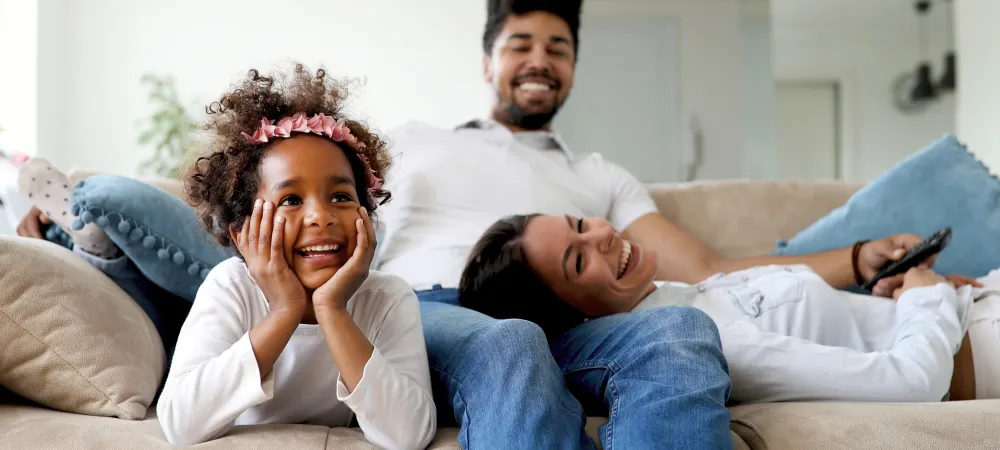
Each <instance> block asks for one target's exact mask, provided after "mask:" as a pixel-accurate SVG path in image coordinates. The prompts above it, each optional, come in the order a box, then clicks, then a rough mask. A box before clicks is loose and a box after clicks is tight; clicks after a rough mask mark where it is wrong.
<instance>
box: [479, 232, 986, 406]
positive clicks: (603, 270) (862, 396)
mask: <svg viewBox="0 0 1000 450" xmlns="http://www.w3.org/2000/svg"><path fill="white" fill-rule="evenodd" d="M876 242H878V241H874V242H872V244H875V243H876ZM859 249H860V250H861V251H862V252H864V247H863V246H862V247H859ZM858 257H859V256H857V255H855V256H854V258H855V265H857V258H858ZM848 267H849V266H848ZM656 273H657V257H656V255H655V254H654V253H653V252H652V251H650V250H648V249H645V248H641V247H640V246H638V245H637V244H635V243H631V242H629V241H627V240H625V239H624V238H623V237H622V236H621V235H620V234H618V233H617V232H616V231H615V230H614V229H613V228H612V227H611V225H610V224H609V223H607V222H606V221H604V220H603V219H600V218H588V219H584V218H578V217H563V216H541V215H539V216H511V217H507V218H504V219H501V220H500V221H498V222H497V223H495V224H494V225H493V226H492V227H491V228H490V229H489V230H487V231H486V233H484V235H483V236H482V238H481V239H480V240H479V242H478V243H477V244H476V246H475V247H474V249H473V251H472V254H471V255H470V258H469V262H468V265H467V266H466V268H465V272H464V273H463V275H462V278H461V282H460V286H459V301H460V302H461V304H462V305H463V306H466V307H468V308H471V309H475V310H478V311H481V312H483V313H485V314H488V315H491V316H493V317H497V318H521V319H526V320H530V321H533V322H535V323H537V324H539V325H540V326H541V327H542V329H543V330H544V331H546V333H547V334H548V335H549V336H550V337H552V338H555V339H557V338H558V336H559V335H561V334H562V333H563V332H565V331H566V330H568V329H569V328H572V327H574V326H576V325H577V324H579V323H582V322H583V321H586V320H588V318H590V317H597V316H604V315H610V314H616V313H628V312H630V311H640V310H645V309H650V308H658V307H671V306H682V307H695V308H698V309H700V310H702V311H703V312H705V313H707V314H708V315H709V316H710V317H711V318H712V319H713V320H714V322H715V323H716V325H717V326H718V330H719V334H720V337H721V339H722V346H723V352H724V354H725V356H726V360H727V362H728V364H729V369H730V373H731V377H732V394H731V399H732V400H733V401H736V402H773V401H808V400H841V401H940V400H942V399H943V398H944V397H946V396H947V395H948V394H949V392H950V394H951V396H952V398H953V399H954V398H955V397H958V398H961V399H969V398H1000V383H997V380H998V376H1000V339H998V337H1000V336H998V327H997V326H998V325H1000V295H988V294H989V292H990V291H988V290H978V289H976V288H975V287H974V286H961V287H959V288H957V289H956V287H955V285H954V284H953V283H952V281H954V282H956V283H957V284H960V285H961V284H967V283H968V284H976V282H975V281H974V280H970V279H965V278H964V277H953V278H952V279H951V280H949V279H946V278H944V277H941V276H939V275H937V274H935V273H933V272H932V271H930V270H929V269H926V268H917V269H912V270H911V271H910V272H908V273H907V274H906V276H905V279H904V284H903V286H902V287H901V288H900V289H898V290H897V291H896V292H895V294H894V296H895V297H896V298H897V301H895V302H894V301H891V300H888V299H883V298H876V297H872V296H865V295H857V294H851V293H847V292H843V291H838V290H836V289H834V288H833V287H831V286H830V285H829V284H827V282H826V281H824V279H823V278H821V277H820V276H819V274H817V273H816V272H814V271H813V270H812V269H810V268H809V267H806V266H765V267H756V268H751V269H747V270H743V271H739V272H734V273H729V274H717V275H715V276H712V277H709V278H707V279H705V280H703V281H701V282H700V283H697V284H695V285H687V284H682V283H664V282H660V281H654V278H655V276H656ZM994 278H995V277H993V278H990V277H987V278H985V279H983V280H982V281H983V284H986V285H987V286H988V285H989V284H991V283H992V284H994V285H996V284H1000V283H997V282H998V281H1000V279H994ZM976 298H983V300H981V301H979V302H977V303H975V304H973V301H974V299H976ZM967 333H968V334H967ZM973 356H975V361H974V364H973V360H972V357H973Z"/></svg>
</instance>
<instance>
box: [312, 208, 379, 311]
mask: <svg viewBox="0 0 1000 450" xmlns="http://www.w3.org/2000/svg"><path fill="white" fill-rule="evenodd" d="M358 215H359V216H360V217H358V219H357V220H356V221H355V224H354V225H355V228H356V229H357V232H358V238H357V246H355V247H354V253H353V254H351V259H349V260H348V261H347V264H344V267H341V268H340V270H338V271H337V273H335V274H334V275H333V277H331V278H330V280H328V281H327V282H326V283H323V285H322V286H320V287H319V288H318V289H316V291H315V292H313V306H314V307H315V308H316V309H317V310H319V309H321V308H333V309H346V308H347V301H348V300H350V299H351V297H352V296H354V293H355V292H357V291H358V288H360V287H361V284H362V283H364V282H365V280H366V279H367V278H368V270H369V268H370V267H371V264H372V260H374V259H375V247H376V245H377V243H376V242H375V228H374V227H373V226H372V221H371V218H370V217H368V211H367V210H365V208H364V207H358Z"/></svg>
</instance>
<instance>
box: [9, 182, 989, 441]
mask: <svg viewBox="0 0 1000 450" xmlns="http://www.w3.org/2000/svg"><path fill="white" fill-rule="evenodd" d="M81 175H82V174H78V176H81ZM157 184H159V185H160V186H161V187H164V188H166V189H168V190H170V191H172V192H175V193H176V192H177V191H178V186H177V185H176V184H171V183H165V184H163V183H157ZM859 187H860V186H859V185H855V184H844V183H838V182H807V183H778V182H759V181H719V182H700V183H689V184H680V185H655V186H651V187H650V190H651V192H653V194H654V197H655V199H656V201H657V204H658V206H659V208H660V210H661V211H662V212H663V214H664V215H666V216H667V217H668V218H670V219H671V220H674V221H675V222H677V223H679V224H680V225H682V226H683V227H685V228H686V229H688V230H690V231H692V232H693V233H694V234H696V235H697V236H698V237H699V238H701V239H703V240H704V241H705V242H708V243H710V244H711V246H712V247H714V248H715V249H716V250H717V251H719V252H720V253H722V254H724V255H727V256H731V257H741V256H748V255H757V254H764V253H767V252H768V251H770V250H771V249H773V248H774V244H775V242H776V240H778V239H782V238H785V239H787V238H790V237H791V236H793V235H794V234H795V233H796V232H797V231H799V230H801V229H803V228H805V227H806V226H808V225H809V224H810V223H812V222H813V221H814V220H816V219H817V218H819V217H821V216H822V215H824V214H825V213H827V212H829V211H830V210H832V209H833V208H835V207H837V206H838V205H840V204H842V203H843V202H844V201H845V200H847V198H848V197H849V196H850V195H851V194H852V193H853V192H854V191H855V190H856V189H857V188H859ZM731 412H732V422H731V429H732V436H733V444H734V448H737V449H858V448H868V449H941V448H956V449H972V448H1000V401H973V402H953V403H934V404H866V403H855V404H848V403H785V404H761V405H745V406H738V407H734V408H732V409H731ZM153 413H155V411H154V409H153V408H150V415H149V416H148V417H147V418H146V420H143V421H127V420H122V419H114V418H103V417H92V416H84V415H77V414H69V413H64V412H57V411H54V410H50V409H45V408H41V407H35V406H25V405H14V404H7V405H0V448H2V449H8V448H9V449H29V448H30V449H39V448H74V449H101V450H109V449H135V448H143V449H158V448H171V446H170V445H169V444H167V443H166V442H165V441H164V438H163V433H162V431H161V430H160V428H159V425H158V424H157V422H156V418H155V417H154V416H153ZM663 420H671V418H669V417H665V418H664V419H663ZM603 421H604V419H602V418H592V419H591V421H590V423H589V427H588V428H589V429H590V432H591V435H592V436H596V429H597V426H598V425H599V424H600V423H602V422H603ZM456 433H457V430H455V429H450V428H446V429H441V430H440V431H439V433H438V436H437V438H436V439H435V441H434V443H433V444H432V445H431V447H430V448H433V449H457V448H459V447H458V444H457V441H456ZM200 447H201V448H206V449H229V448H233V449H248V448H261V449H263V448H283V449H289V450H290V449H324V448H325V449H367V448H373V447H372V446H371V445H369V444H368V443H367V442H365V440H364V439H363V437H362V435H361V433H360V432H359V431H358V430H356V429H329V428H326V427H320V426H309V425H273V426H259V427H241V428H237V429H236V430H234V431H233V432H232V433H230V434H229V435H227V436H225V437H223V438H221V439H218V440H215V441H212V442H209V443H206V444H203V445H202V446H200ZM496 448H504V446H503V443H499V442H498V443H497V446H496Z"/></svg>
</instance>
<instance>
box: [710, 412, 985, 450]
mask: <svg viewBox="0 0 1000 450" xmlns="http://www.w3.org/2000/svg"><path fill="white" fill-rule="evenodd" d="M730 410H731V412H732V429H733V430H736V432H737V433H738V434H739V435H740V436H741V437H742V438H743V440H744V441H746V443H747V444H748V445H749V447H750V448H752V449H769V450H782V449H806V448H807V449H811V450H824V449H838V450H839V449H852V448H870V449H880V450H896V449H898V450H909V449H914V448H927V449H931V448H934V449H937V448H956V449H957V448H962V449H966V448H997V438H996V436H997V430H1000V400H975V401H968V402H946V403H840V402H837V403H826V402H812V403H766V404H755V405H743V406H737V407H734V408H731V409H730Z"/></svg>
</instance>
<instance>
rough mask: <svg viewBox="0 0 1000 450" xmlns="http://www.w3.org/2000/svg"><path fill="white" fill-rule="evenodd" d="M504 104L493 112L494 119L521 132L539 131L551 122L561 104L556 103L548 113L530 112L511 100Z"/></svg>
mask: <svg viewBox="0 0 1000 450" xmlns="http://www.w3.org/2000/svg"><path fill="white" fill-rule="evenodd" d="M497 95H499V93H498V94H497ZM504 103H506V105H498V106H499V107H498V108H497V110H496V112H495V113H496V115H497V117H496V119H497V120H498V121H500V122H503V123H506V124H507V125H512V126H515V127H517V128H520V129H522V130H541V129H542V128H543V127H545V125H548V124H549V122H551V121H552V118H553V117H555V116H556V113H557V112H559V108H560V107H561V106H562V103H560V102H559V101H556V102H555V104H554V105H552V108H551V109H549V110H548V111H543V112H531V111H528V110H526V109H525V108H523V107H521V105H519V104H517V101H516V100H514V99H513V98H511V99H510V100H508V101H506V102H504Z"/></svg>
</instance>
